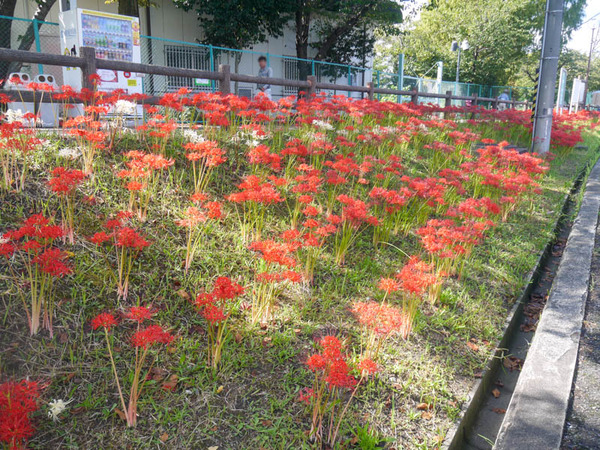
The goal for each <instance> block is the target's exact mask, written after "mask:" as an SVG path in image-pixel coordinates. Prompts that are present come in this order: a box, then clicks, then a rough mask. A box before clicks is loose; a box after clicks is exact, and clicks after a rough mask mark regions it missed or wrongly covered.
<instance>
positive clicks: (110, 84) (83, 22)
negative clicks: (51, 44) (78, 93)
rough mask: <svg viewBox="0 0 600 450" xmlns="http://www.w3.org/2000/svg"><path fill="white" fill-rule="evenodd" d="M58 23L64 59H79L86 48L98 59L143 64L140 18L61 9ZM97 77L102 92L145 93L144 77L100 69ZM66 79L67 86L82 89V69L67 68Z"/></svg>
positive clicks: (77, 9)
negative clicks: (70, 57)
mask: <svg viewBox="0 0 600 450" xmlns="http://www.w3.org/2000/svg"><path fill="white" fill-rule="evenodd" d="M63 4H64V3H63ZM63 4H61V6H62V5H63ZM71 6H72V4H71ZM59 23H60V43H61V48H62V50H63V53H64V54H65V55H71V56H79V53H80V51H79V49H80V48H81V47H83V46H85V47H93V48H95V49H96V58H98V59H109V60H112V61H127V62H134V63H139V62H140V61H141V55H140V21H139V19H138V18H137V17H129V16H121V15H118V14H110V13H104V12H99V11H92V10H88V9H82V8H70V9H66V10H63V9H62V8H61V12H60V13H59ZM98 76H99V77H100V89H101V90H102V91H106V92H110V91H114V90H115V89H123V90H124V91H126V92H127V93H128V94H136V93H142V92H143V86H142V80H143V78H142V76H141V74H140V75H138V74H137V73H131V72H121V71H116V70H105V69H98ZM63 77H64V80H63V81H64V83H65V84H67V85H69V86H71V87H73V88H74V89H77V90H79V89H81V69H79V68H77V67H64V68H63Z"/></svg>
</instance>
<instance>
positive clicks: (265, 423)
mask: <svg viewBox="0 0 600 450" xmlns="http://www.w3.org/2000/svg"><path fill="white" fill-rule="evenodd" d="M260 423H262V424H263V426H265V427H270V426H271V425H273V421H272V420H261V421H260Z"/></svg>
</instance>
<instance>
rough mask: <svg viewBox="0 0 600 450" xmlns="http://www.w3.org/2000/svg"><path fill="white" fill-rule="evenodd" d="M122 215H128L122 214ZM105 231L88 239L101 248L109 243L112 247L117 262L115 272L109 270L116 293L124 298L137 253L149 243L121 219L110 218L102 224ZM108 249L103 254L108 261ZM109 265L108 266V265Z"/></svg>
mask: <svg viewBox="0 0 600 450" xmlns="http://www.w3.org/2000/svg"><path fill="white" fill-rule="evenodd" d="M122 216H129V214H124V215H122ZM104 228H105V229H106V231H99V232H98V233H96V234H94V235H93V236H92V237H91V238H90V241H91V242H93V243H94V244H96V245H98V246H99V247H100V248H103V245H104V244H111V245H112V246H113V248H114V255H115V259H116V262H117V274H116V275H115V273H114V272H113V271H112V270H111V273H112V274H113V276H114V277H115V279H116V280H117V295H118V297H120V298H123V300H125V299H126V298H127V294H128V291H129V276H130V274H131V269H132V268H133V263H134V262H135V260H136V258H137V256H138V255H139V253H140V252H141V251H142V250H143V249H144V248H146V247H148V246H149V245H150V243H149V242H148V241H147V240H146V239H145V238H144V237H143V236H142V235H141V234H140V233H139V232H138V231H136V230H134V229H133V228H130V227H127V226H125V224H124V222H123V220H122V219H111V220H109V221H107V222H106V224H105V225H104ZM109 253H110V251H108V252H107V253H106V254H105V260H106V262H107V264H109V262H108V259H107V257H108V254H109ZM109 267H110V266H109Z"/></svg>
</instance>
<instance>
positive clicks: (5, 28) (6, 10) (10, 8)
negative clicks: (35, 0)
mask: <svg viewBox="0 0 600 450" xmlns="http://www.w3.org/2000/svg"><path fill="white" fill-rule="evenodd" d="M16 6H17V0H0V15H1V16H7V17H12V16H13V15H14V14H15V7H16ZM12 23H13V21H12V20H11V19H2V18H0V47H2V48H10V38H11V33H12ZM8 66H9V62H8V61H0V87H1V86H2V85H4V80H5V79H6V76H7V75H8Z"/></svg>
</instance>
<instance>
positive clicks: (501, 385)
mask: <svg viewBox="0 0 600 450" xmlns="http://www.w3.org/2000/svg"><path fill="white" fill-rule="evenodd" d="M494 384H495V385H496V386H498V387H504V383H503V382H502V381H500V380H496V382H495V383H494Z"/></svg>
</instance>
